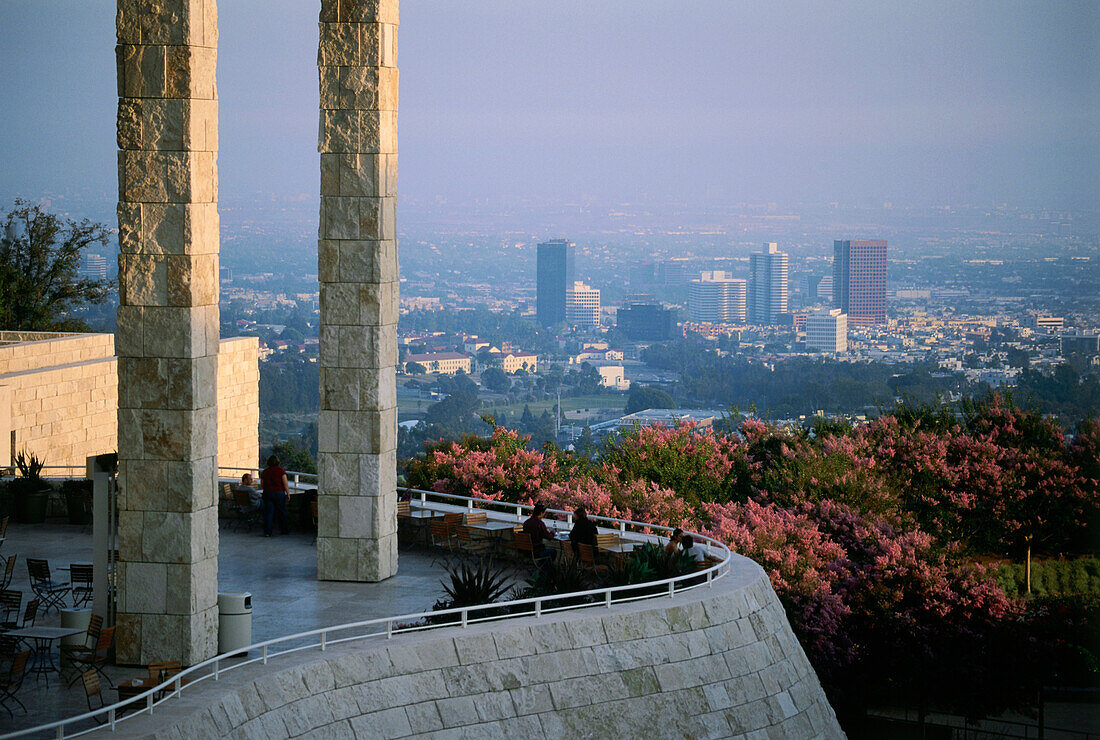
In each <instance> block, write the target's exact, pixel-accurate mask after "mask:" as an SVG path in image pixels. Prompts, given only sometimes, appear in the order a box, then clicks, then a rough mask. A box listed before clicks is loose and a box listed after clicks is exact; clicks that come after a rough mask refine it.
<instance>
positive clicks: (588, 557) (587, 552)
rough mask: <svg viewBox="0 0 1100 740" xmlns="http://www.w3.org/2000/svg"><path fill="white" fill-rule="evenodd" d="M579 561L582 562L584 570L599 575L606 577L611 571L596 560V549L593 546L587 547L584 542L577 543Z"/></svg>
mask: <svg viewBox="0 0 1100 740" xmlns="http://www.w3.org/2000/svg"><path fill="white" fill-rule="evenodd" d="M577 559H578V560H579V561H580V564H581V567H582V568H585V569H586V570H591V571H593V572H594V573H596V574H597V575H606V574H607V573H609V572H610V570H611V569H610V568H608V567H607V566H606V565H604V564H603V563H600V562H599V561H597V560H596V548H594V547H592V545H586V544H584V543H583V542H578V543H577Z"/></svg>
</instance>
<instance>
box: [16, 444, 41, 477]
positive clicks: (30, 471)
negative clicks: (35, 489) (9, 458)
mask: <svg viewBox="0 0 1100 740" xmlns="http://www.w3.org/2000/svg"><path fill="white" fill-rule="evenodd" d="M15 467H17V468H19V475H21V476H23V477H24V478H26V479H27V480H32V481H37V480H38V479H39V478H41V477H42V469H43V468H45V467H46V463H45V461H43V460H42V459H41V458H39V457H38V455H35V454H34V453H33V452H27V451H26V450H20V451H19V452H18V453H16V455H15Z"/></svg>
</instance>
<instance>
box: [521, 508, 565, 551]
mask: <svg viewBox="0 0 1100 740" xmlns="http://www.w3.org/2000/svg"><path fill="white" fill-rule="evenodd" d="M545 512H546V504H544V503H542V502H539V503H537V504H535V510H534V512H533V513H532V514H531V516H530V517H528V518H527V521H525V522H524V523H523V531H524V533H525V534H527V535H529V536H530V537H531V549H532V550H533V551H534V553H535V558H536V559H538V560H544V561H553V560H554V558H556V557H557V556H558V553H557V551H556V550H551V549H550V548H549V547H547V546H546V545H544V544H542V543H543V541H544V540H545V541H550V540H553V539H554V535H553V534H551V532H550V530H549V529H547V528H546V522H544V521H543V520H542V515H543V513H545Z"/></svg>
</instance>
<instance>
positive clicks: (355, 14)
mask: <svg viewBox="0 0 1100 740" xmlns="http://www.w3.org/2000/svg"><path fill="white" fill-rule="evenodd" d="M397 16H398V6H397V2H396V0H322V2H321V12H320V32H319V41H318V50H317V65H318V70H319V80H320V102H321V110H320V122H319V125H320V129H319V134H318V150H319V151H320V153H321V208H320V214H319V227H318V245H317V253H318V254H317V259H318V276H319V279H320V283H321V286H320V304H321V332H320V375H321V412H320V415H319V416H318V458H319V459H318V463H319V464H318V468H319V471H320V478H319V484H320V494H319V496H318V502H317V503H318V514H317V520H318V530H317V577H318V578H320V579H322V580H341V581H379V580H382V579H384V578H388V577H389V576H391V575H393V574H394V573H396V572H397V521H396V515H397V512H396V506H395V505H394V490H395V487H396V485H397V481H396V469H397V392H396V377H395V365H396V362H397V308H398V287H397V286H398V282H397V281H398V276H397V242H396V211H397V90H398V72H397V21H398V17H397Z"/></svg>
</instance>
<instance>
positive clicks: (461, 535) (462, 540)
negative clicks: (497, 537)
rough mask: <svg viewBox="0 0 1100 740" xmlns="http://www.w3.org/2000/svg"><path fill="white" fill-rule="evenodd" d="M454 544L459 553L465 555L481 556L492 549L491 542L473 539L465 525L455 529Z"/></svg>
mask: <svg viewBox="0 0 1100 740" xmlns="http://www.w3.org/2000/svg"><path fill="white" fill-rule="evenodd" d="M455 542H456V544H457V545H458V549H459V551H460V552H462V553H464V554H466V555H482V554H484V553H487V552H489V551H490V550H492V549H493V543H492V542H489V541H487V540H484V539H482V538H480V537H475V536H474V534H473V532H472V531H471V530H470V528H469V527H467V526H466V525H465V524H459V525H458V526H456V527H455Z"/></svg>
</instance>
